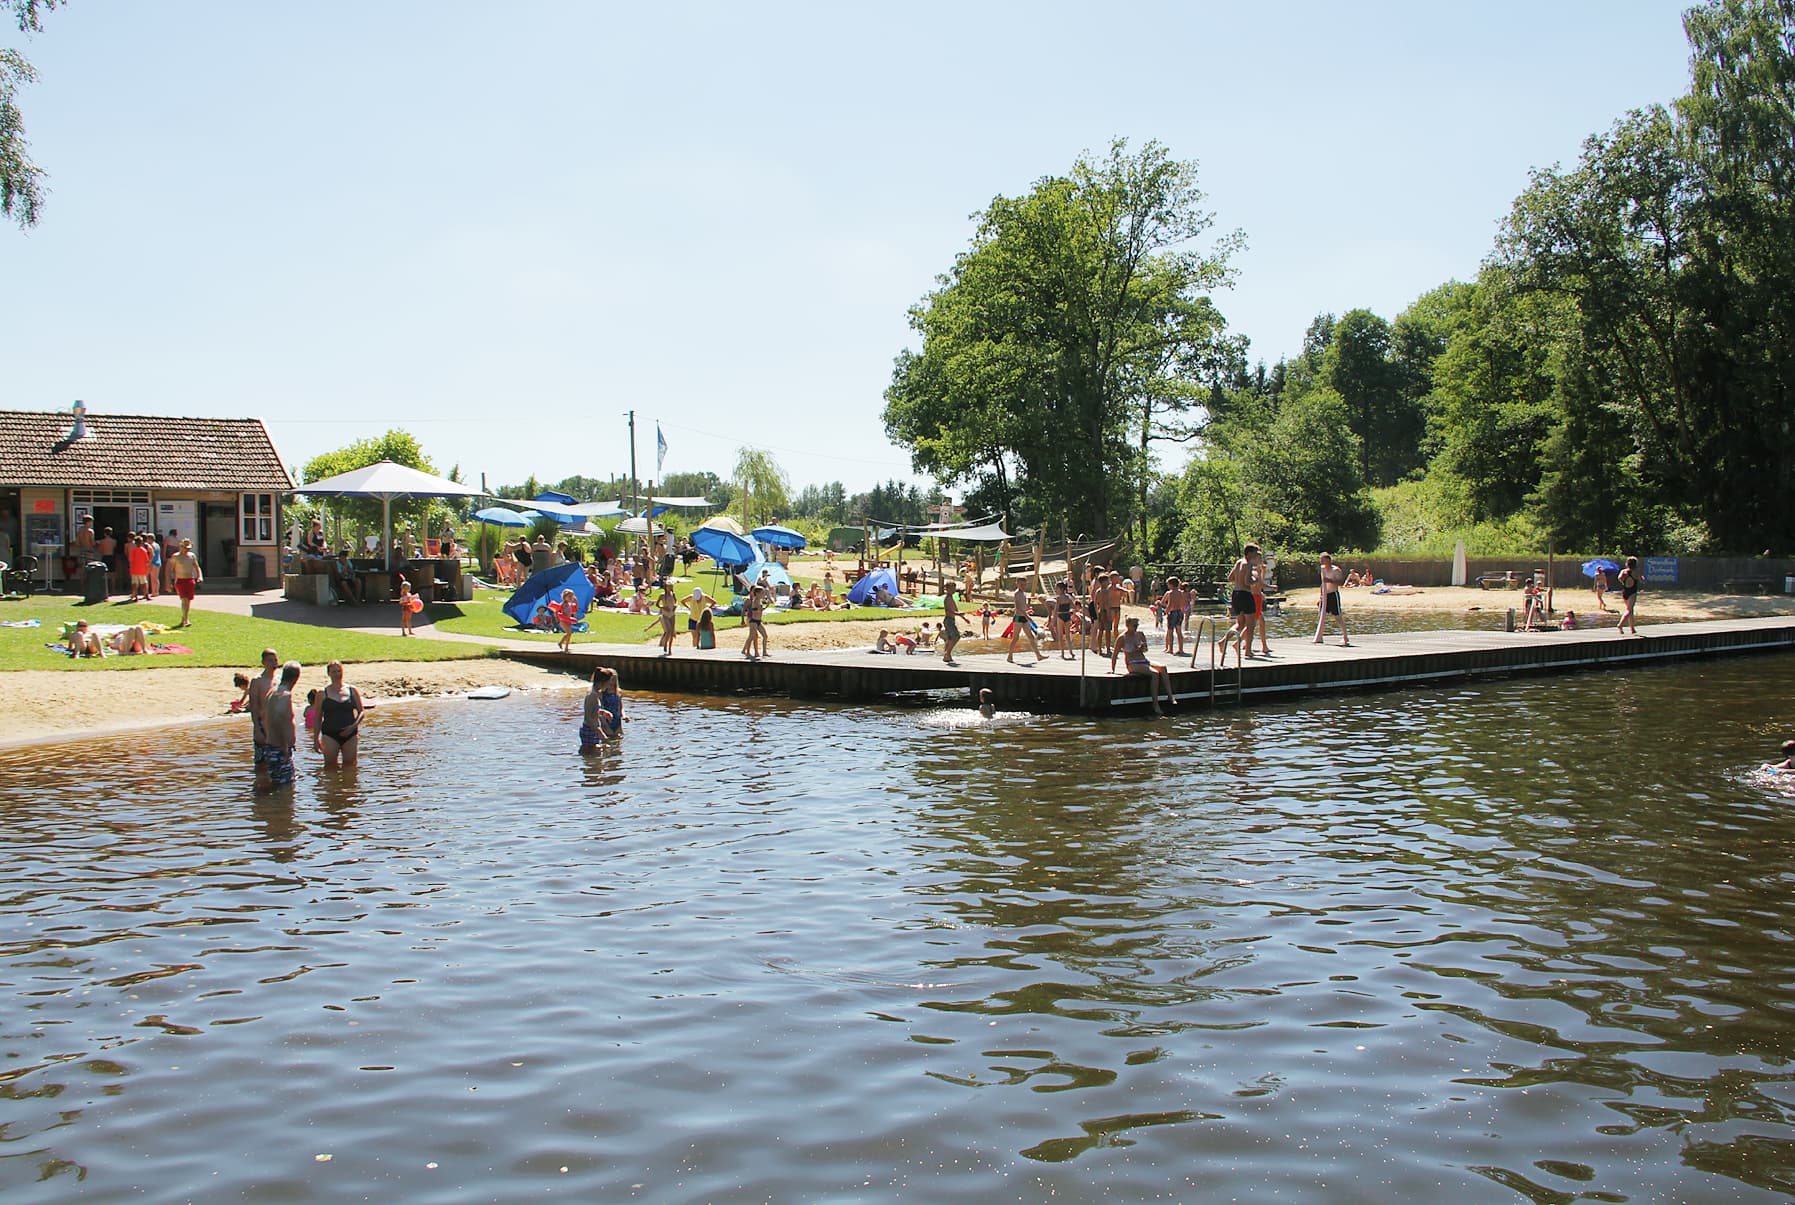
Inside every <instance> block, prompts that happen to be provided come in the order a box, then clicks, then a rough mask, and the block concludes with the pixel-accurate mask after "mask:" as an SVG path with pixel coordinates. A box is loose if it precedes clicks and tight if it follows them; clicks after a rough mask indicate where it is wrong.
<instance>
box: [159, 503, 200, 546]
mask: <svg viewBox="0 0 1795 1205" xmlns="http://www.w3.org/2000/svg"><path fill="white" fill-rule="evenodd" d="M170 533H173V535H174V537H175V538H176V539H179V540H192V541H193V546H194V547H195V548H199V547H200V542H199V539H198V536H199V515H198V513H197V511H196V510H195V503H194V502H193V501H192V499H182V500H177V501H174V502H157V503H156V534H157V535H159V536H162V537H163V538H164V539H166V538H167V537H168V536H169V534H170Z"/></svg>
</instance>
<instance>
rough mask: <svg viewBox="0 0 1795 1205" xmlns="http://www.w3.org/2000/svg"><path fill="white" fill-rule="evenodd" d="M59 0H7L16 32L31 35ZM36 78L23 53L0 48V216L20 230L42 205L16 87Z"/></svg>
mask: <svg viewBox="0 0 1795 1205" xmlns="http://www.w3.org/2000/svg"><path fill="white" fill-rule="evenodd" d="M57 3H58V0H8V2H7V4H6V6H5V7H7V8H9V9H11V10H12V15H13V18H14V20H15V21H16V22H17V23H18V27H19V32H20V33H24V34H32V33H37V32H39V31H40V30H41V29H42V28H43V25H42V17H43V14H44V13H47V12H49V11H50V10H51V9H53V8H55V7H56V5H57ZM36 80H37V72H36V71H35V70H34V69H33V68H32V66H31V64H30V62H28V61H27V60H26V58H25V56H24V55H22V54H20V53H19V52H18V51H16V50H12V49H9V48H6V47H0V216H5V217H7V218H10V219H11V220H13V221H15V222H17V223H18V224H19V226H20V228H21V229H23V228H25V227H28V226H35V225H36V224H37V218H38V212H39V210H40V209H42V207H43V203H44V194H43V185H42V183H41V180H42V178H43V174H44V171H43V169H42V168H41V167H39V166H38V165H37V164H35V163H33V162H32V161H31V154H30V151H31V147H30V144H29V143H27V142H26V141H25V116H24V114H23V113H22V112H21V111H20V109H19V90H20V89H21V88H23V87H24V86H25V85H27V84H30V83H33V82H35V81H36Z"/></svg>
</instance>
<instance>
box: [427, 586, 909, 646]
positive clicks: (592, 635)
mask: <svg viewBox="0 0 1795 1205" xmlns="http://www.w3.org/2000/svg"><path fill="white" fill-rule="evenodd" d="M705 588H706V590H707V591H708V590H709V586H708V585H707V586H706V587H705ZM690 592H691V586H689V585H682V586H681V587H680V596H681V597H682V598H683V597H684V596H685V595H686V594H688V593H690ZM510 597H511V591H509V590H486V589H477V590H475V591H474V598H473V601H472V602H465V603H437V604H434V605H432V606H431V608H430V616H431V620H432V622H433V623H434V624H435V625H436V626H437V627H439V628H441V629H442V630H443V631H445V632H455V633H457V634H460V635H465V636H483V637H488V638H491V639H495V640H496V639H505V640H533V641H539V642H542V643H545V644H555V643H557V642H559V641H560V639H561V637H560V636H559V635H557V634H556V633H554V632H514V631H511V630H510V629H511V617H510V616H509V615H507V614H505V612H504V611H503V610H501V608H502V607H503V606H504V605H505V600H506V599H508V598H510ZM900 616H901V617H903V618H914V619H915V620H916V622H918V623H920V622H922V620H924V619H927V618H930V617H933V618H935V619H937V620H938V619H940V617H941V612H940V611H895V612H894V611H890V610H887V609H886V608H884V607H847V608H843V609H839V610H835V611H769V612H767V622H768V624H770V625H778V624H788V623H841V622H843V621H845V620H850V619H883V620H887V621H893V622H895V621H897V619H898V618H899V617H900ZM651 623H652V624H653V626H652V627H650V626H649V625H650V624H651ZM677 625H678V633H679V637H680V639H681V640H684V639H685V632H686V610H685V608H684V607H681V608H680V609H679V613H678V618H677ZM716 625H717V631H718V632H719V633H722V632H727V631H730V630H731V629H733V628H739V627H741V626H742V621H741V620H740V619H739V618H736V617H735V616H718V617H717V619H716ZM586 626H587V628H588V629H589V630H588V631H585V632H576V633H574V637H573V642H574V643H575V644H581V643H594V644H642V643H644V642H648V641H650V640H651V639H654V638H658V636H659V633H660V630H661V628H660V620H659V619H658V618H657V617H655V616H653V615H631V614H629V613H628V612H626V611H609V610H606V609H604V608H602V607H601V608H598V609H596V610H593V611H591V612H590V613H588V614H587V616H586Z"/></svg>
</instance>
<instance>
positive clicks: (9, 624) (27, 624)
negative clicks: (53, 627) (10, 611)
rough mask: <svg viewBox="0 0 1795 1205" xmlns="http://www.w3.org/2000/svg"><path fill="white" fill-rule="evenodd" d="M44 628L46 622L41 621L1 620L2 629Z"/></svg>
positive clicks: (0, 626)
mask: <svg viewBox="0 0 1795 1205" xmlns="http://www.w3.org/2000/svg"><path fill="white" fill-rule="evenodd" d="M43 626H44V621H43V620H41V619H7V620H0V628H41V627H43Z"/></svg>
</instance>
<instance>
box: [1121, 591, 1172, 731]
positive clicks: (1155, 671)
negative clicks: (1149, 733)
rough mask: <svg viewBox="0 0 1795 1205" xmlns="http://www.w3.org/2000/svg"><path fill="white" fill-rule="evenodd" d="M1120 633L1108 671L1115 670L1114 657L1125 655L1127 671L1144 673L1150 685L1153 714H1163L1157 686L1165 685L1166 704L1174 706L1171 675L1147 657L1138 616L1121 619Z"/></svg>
mask: <svg viewBox="0 0 1795 1205" xmlns="http://www.w3.org/2000/svg"><path fill="white" fill-rule="evenodd" d="M1123 625H1124V626H1123V631H1122V635H1121V637H1120V638H1119V639H1117V641H1116V647H1115V651H1114V652H1112V653H1110V655H1109V672H1110V673H1112V674H1113V673H1115V672H1116V657H1117V656H1118V655H1120V656H1122V657H1125V658H1126V659H1127V661H1128V673H1129V674H1130V675H1131V676H1133V675H1137V674H1144V675H1146V677H1147V681H1148V683H1149V684H1150V685H1151V687H1152V693H1153V711H1154V714H1156V715H1158V714H1163V713H1162V712H1160V710H1159V688H1160V685H1161V683H1163V684H1164V685H1165V692H1166V706H1168V707H1176V706H1177V705H1178V700H1176V699H1174V698H1173V697H1172V675H1171V673H1170V671H1168V670H1167V669H1166V667H1165V666H1163V665H1155V664H1153V662H1152V661H1151V660H1149V659H1148V657H1147V634H1146V633H1145V632H1143V631H1141V621H1140V617H1139V616H1136V615H1130V616H1129V617H1128V618H1127V619H1126V620H1124V621H1123Z"/></svg>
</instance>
